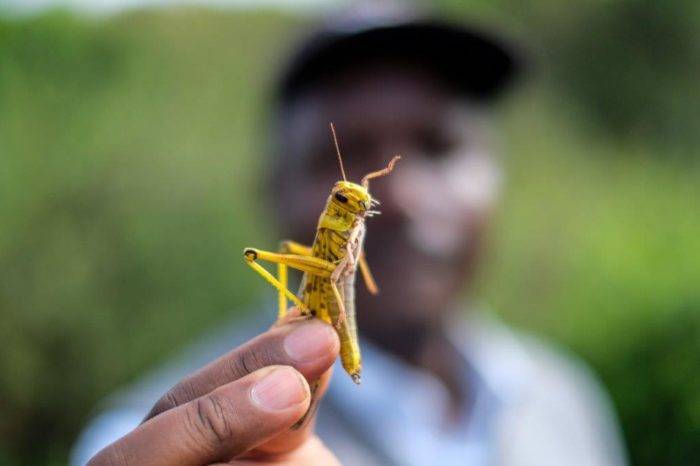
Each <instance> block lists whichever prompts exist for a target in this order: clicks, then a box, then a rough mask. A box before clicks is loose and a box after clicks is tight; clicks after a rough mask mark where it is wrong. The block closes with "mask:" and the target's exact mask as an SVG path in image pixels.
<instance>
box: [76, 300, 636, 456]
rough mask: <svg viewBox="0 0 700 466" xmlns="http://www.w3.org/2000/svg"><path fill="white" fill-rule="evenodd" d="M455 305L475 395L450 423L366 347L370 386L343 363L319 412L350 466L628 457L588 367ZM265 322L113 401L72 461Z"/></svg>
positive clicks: (406, 374)
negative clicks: (352, 376) (352, 378)
mask: <svg viewBox="0 0 700 466" xmlns="http://www.w3.org/2000/svg"><path fill="white" fill-rule="evenodd" d="M463 315H464V313H463V312H459V313H455V316H460V317H455V318H454V319H453V320H451V321H450V322H446V329H447V332H448V335H449V338H450V340H451V341H452V343H453V344H454V346H455V348H457V350H458V353H459V354H460V355H461V361H460V362H459V364H457V365H456V366H457V367H459V369H458V370H460V377H461V379H462V380H463V383H464V384H466V388H467V389H466V390H465V392H466V393H469V394H470V395H469V396H470V400H469V403H467V405H466V406H465V408H464V412H463V413H461V414H460V415H459V416H457V417H458V422H456V423H451V424H450V426H449V427H448V426H446V425H445V423H444V418H445V416H444V415H445V413H446V410H448V409H450V408H449V406H450V404H449V403H450V401H449V398H448V394H447V390H446V389H445V387H444V386H443V385H442V384H441V383H440V382H439V381H438V380H437V379H436V378H435V377H433V376H432V375H430V374H429V373H428V372H427V371H424V370H420V369H417V368H414V367H412V366H409V365H408V364H406V363H405V362H403V361H401V360H399V359H397V358H395V357H393V356H392V355H390V354H388V353H386V352H384V351H381V350H380V349H378V348H376V347H374V346H372V345H370V344H369V343H367V342H363V343H362V348H363V377H362V380H363V382H362V385H361V386H360V387H357V386H355V385H354V384H353V383H352V382H351V381H350V379H349V377H347V375H346V374H345V373H344V371H343V370H342V368H340V367H337V368H336V370H335V371H334V380H333V382H332V384H331V387H330V389H329V392H328V394H327V395H326V397H325V399H324V400H323V403H322V405H321V408H320V410H319V413H318V423H317V426H318V427H317V432H318V434H319V436H320V437H321V438H322V439H323V440H324V441H325V442H326V444H327V445H328V446H329V447H330V448H331V450H332V451H334V453H336V455H337V456H338V457H339V459H340V460H341V461H342V462H343V464H344V465H345V466H355V465H357V466H359V465H362V466H371V465H382V466H390V465H402V466H424V465H443V466H450V465H474V466H490V465H502V466H550V465H551V466H562V465H566V466H623V465H625V464H626V460H625V455H624V449H623V448H622V443H621V440H620V433H619V429H618V427H617V423H616V421H615V418H614V415H613V413H612V410H611V409H610V403H609V401H608V399H607V398H606V396H605V394H604V392H603V391H602V390H601V388H600V386H599V384H598V383H597V382H596V380H595V378H594V377H593V376H592V375H591V374H590V373H589V371H588V370H587V368H586V367H585V366H584V365H582V364H581V363H580V362H578V361H577V360H575V359H574V358H572V357H570V356H564V355H562V353H561V352H555V351H553V350H552V349H551V348H549V347H547V346H546V345H544V344H542V343H541V342H539V341H537V340H535V339H533V338H532V337H528V336H524V335H522V334H519V333H515V332H513V331H511V330H510V329H508V328H507V327H505V326H504V325H503V324H501V323H500V322H499V321H497V320H495V319H493V318H491V317H487V316H486V315H484V314H481V313H475V312H471V313H470V317H469V318H466V319H465V318H462V317H461V316H463ZM264 328H265V324H264V323H262V325H261V324H257V325H249V326H247V327H245V328H244V327H241V325H240V324H238V325H236V326H232V328H228V329H225V330H223V331H221V332H219V334H218V335H211V336H209V338H207V340H206V343H203V344H200V345H195V346H194V347H193V348H191V349H190V350H189V351H186V352H185V353H184V355H183V357H181V358H179V359H178V360H175V361H173V362H172V363H171V364H169V365H167V366H165V367H164V368H162V369H161V370H160V371H157V372H155V373H154V374H152V375H151V376H149V377H146V378H145V379H144V380H142V381H141V382H139V383H138V384H137V385H136V386H135V387H131V388H130V389H128V390H126V391H122V392H120V393H119V394H117V395H116V396H114V397H112V398H111V399H110V400H108V406H107V409H106V410H105V411H104V412H103V413H102V414H100V415H98V416H97V417H96V418H95V419H94V421H93V422H92V423H91V424H90V425H89V427H88V428H87V429H86V430H85V432H84V433H83V434H82V436H81V437H80V439H79V441H78V442H77V444H76V448H75V449H74V454H73V456H72V462H71V464H75V465H79V464H80V465H82V464H85V462H86V461H87V460H88V459H89V458H90V457H91V456H93V455H94V454H95V453H96V452H97V451H99V450H100V449H101V448H103V447H104V446H106V445H107V444H109V443H111V442H113V441H115V440H116V439H118V438H119V437H121V436H122V435H124V434H126V433H127V432H129V431H130V430H132V429H133V428H134V427H136V426H137V425H138V424H139V423H140V422H141V420H142V419H143V418H144V416H145V415H146V413H147V412H148V411H149V409H150V408H151V406H152V405H153V403H155V401H156V400H157V399H158V398H159V397H160V396H161V395H162V394H163V393H164V392H165V391H166V390H167V389H168V388H170V387H171V386H172V385H174V384H175V383H176V382H177V381H178V380H179V379H180V378H182V377H183V376H184V375H186V374H188V373H190V372H192V371H194V370H195V369H197V368H198V367H201V366H202V365H204V364H205V363H206V362H208V361H210V360H212V359H215V358H216V357H218V356H219V355H220V354H222V353H224V352H226V351H228V350H230V349H231V348H232V347H235V346H237V345H238V344H240V343H242V342H244V341H245V340H246V339H248V338H249V337H251V336H253V335H255V334H256V333H258V332H259V331H260V330H263V329H264Z"/></svg>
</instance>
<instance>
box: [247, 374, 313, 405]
mask: <svg viewBox="0 0 700 466" xmlns="http://www.w3.org/2000/svg"><path fill="white" fill-rule="evenodd" d="M250 393H251V397H252V398H253V401H255V403H257V404H258V405H259V406H260V407H262V408H263V409H267V410H272V411H278V410H281V409H287V408H290V407H292V406H294V405H298V404H299V403H301V402H302V401H304V400H305V399H306V387H305V386H304V384H303V382H302V381H301V377H300V376H299V375H298V374H297V372H296V371H295V370H294V369H291V368H289V367H280V368H277V369H274V370H273V371H272V372H270V373H269V374H267V375H266V376H265V377H263V378H262V379H261V380H259V381H258V382H257V383H256V384H255V385H253V389H252V390H251V392H250Z"/></svg>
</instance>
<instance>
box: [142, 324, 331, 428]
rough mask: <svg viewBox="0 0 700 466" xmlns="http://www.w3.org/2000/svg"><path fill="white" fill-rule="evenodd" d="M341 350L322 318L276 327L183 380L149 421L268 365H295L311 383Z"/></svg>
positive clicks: (161, 402)
mask: <svg viewBox="0 0 700 466" xmlns="http://www.w3.org/2000/svg"><path fill="white" fill-rule="evenodd" d="M339 348H340V342H339V340H338V335H337V333H336V332H335V330H333V328H332V327H331V326H330V325H328V324H326V323H324V322H322V321H320V320H318V319H308V320H302V321H299V320H297V321H295V322H287V323H285V324H283V325H276V326H274V327H272V328H271V329H270V330H268V331H267V332H265V333H262V334H260V335H258V336H257V337H255V338H254V339H252V340H250V341H248V342H247V343H245V344H243V345H241V346H239V347H237V348H235V349H233V350H232V351H230V352H229V353H227V354H225V355H223V356H221V357H220V358H218V359H216V360H215V361H213V362H211V363H209V364H207V365H206V366H204V367H203V368H201V369H200V370H198V371H197V372H195V373H194V374H191V375H189V376H187V377H186V378H184V379H183V380H181V381H180V382H179V383H177V384H176V385H175V386H174V387H172V388H171V389H170V390H168V392H167V393H166V394H165V395H163V396H162V397H161V398H160V400H158V402H156V404H155V405H154V406H153V408H152V409H151V412H150V413H149V414H148V415H147V416H146V419H145V420H148V419H151V418H153V417H155V416H157V415H159V414H161V413H163V412H165V411H168V410H170V409H173V408H176V407H178V406H180V405H182V404H184V403H187V402H189V401H191V400H194V399H196V398H198V397H200V396H203V395H206V394H207V393H209V392H211V391H212V390H215V389H216V388H217V387H219V386H222V385H224V384H227V383H230V382H232V381H235V380H238V379H240V378H241V377H244V376H245V375H247V374H250V373H252V372H254V371H256V370H258V369H261V368H263V367H266V366H271V365H284V366H292V367H294V368H295V369H297V370H298V371H299V372H301V373H302V374H303V375H304V376H305V377H306V378H307V380H315V379H316V378H318V377H319V376H320V375H321V374H323V373H324V372H326V371H327V370H328V369H329V368H330V367H331V366H332V365H333V362H334V361H335V359H336V357H337V356H338V351H339Z"/></svg>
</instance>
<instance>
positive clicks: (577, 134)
mask: <svg viewBox="0 0 700 466" xmlns="http://www.w3.org/2000/svg"><path fill="white" fill-rule="evenodd" d="M131 3H134V2H131ZM322 3H323V2H322ZM436 4H437V5H438V7H439V8H440V9H442V10H443V12H444V13H445V14H449V15H450V16H452V17H453V18H464V19H468V20H470V21H472V22H477V23H479V24H482V25H485V26H486V27H492V28H495V29H497V30H500V31H506V32H508V33H510V35H511V37H515V38H517V39H518V42H519V43H521V44H522V45H524V46H527V48H529V49H530V51H531V52H533V60H532V62H533V67H532V70H533V71H532V73H531V74H530V77H529V79H528V80H527V82H526V83H525V85H523V86H522V87H521V88H520V89H519V91H518V92H515V93H512V94H511V95H509V96H507V98H505V99H503V101H502V102H501V103H500V105H499V106H498V109H497V114H498V122H499V126H498V132H499V137H500V140H501V145H502V152H503V154H504V163H505V166H506V171H507V181H508V183H507V186H506V192H505V195H504V199H503V201H502V204H501V208H500V210H499V212H498V218H497V219H496V223H495V225H494V233H495V234H494V238H493V241H492V245H491V252H490V256H491V257H490V261H488V265H487V267H486V268H485V270H484V271H483V273H482V274H481V276H480V278H479V283H478V286H477V287H476V291H475V293H476V294H477V296H478V297H479V299H481V300H483V301H485V302H486V303H488V305H489V306H490V307H491V308H492V309H493V310H494V312H496V313H498V314H499V315H500V316H502V317H503V318H504V319H505V320H506V321H508V322H510V323H512V324H513V325H516V326H518V327H520V328H525V329H528V330H530V331H533V332H535V333H536V334H538V335H542V336H544V337H546V338H547V339H549V340H551V341H553V342H555V343H556V344H557V345H559V346H561V347H563V348H567V349H568V350H570V351H572V352H574V353H575V354H577V355H578V356H580V357H581V358H583V359H585V360H586V361H587V362H588V363H589V364H591V365H592V367H593V368H594V369H595V370H596V371H597V372H598V374H599V375H600V377H601V378H602V380H603V381H604V383H605V384H606V385H607V387H608V389H609V391H610V393H611V396H612V398H613V401H614V403H615V406H616V408H617V410H618V413H619V416H620V418H621V422H622V427H623V430H624V434H625V438H626V441H627V445H628V448H629V451H630V456H631V459H632V462H633V463H634V464H635V465H654V466H656V465H659V464H673V465H691V464H700V166H699V165H700V163H699V160H700V157H698V155H699V152H700V88H699V87H698V77H699V76H700V2H696V1H694V0H656V1H653V0H620V1H600V0H579V1H576V2H557V1H551V0H531V1H522V0H488V1H487V0H470V1H466V2H465V1H458V0H454V1H441V2H436ZM325 7H326V6H325V5H321V6H318V7H314V6H313V5H312V6H307V8H306V9H302V10H295V11H290V10H288V9H280V8H276V7H274V6H271V5H267V6H266V7H265V8H262V9H261V8H254V7H251V6H250V5H248V6H247V7H246V8H215V9H211V8H206V7H193V6H175V7H167V8H151V7H146V8H135V9H129V10H126V11H120V12H116V13H111V14H95V12H89V13H87V14H86V13H81V12H79V11H78V12H76V11H72V10H62V9H50V10H44V9H42V10H37V11H35V12H32V13H31V14H29V15H27V14H18V13H17V11H15V10H14V9H11V8H2V7H0V318H1V320H0V343H1V345H2V346H1V348H2V350H1V351H0V464H20V465H22V464H26V465H30V464H31V465H39V464H63V463H65V461H66V458H67V454H68V451H69V448H70V446H71V444H72V442H73V441H74V440H75V437H76V435H77V433H78V432H79V431H80V429H81V426H82V425H83V424H84V423H85V422H86V421H87V419H89V417H90V415H91V414H93V413H94V411H93V410H94V407H95V406H96V404H97V402H98V401H99V400H100V399H102V398H103V397H104V396H106V395H107V394H109V393H110V392H111V391H112V390H114V389H115V388H116V387H118V386H120V385H123V384H125V383H128V382H130V381H133V380H135V379H137V378H138V376H139V374H142V373H143V372H144V371H146V370H147V369H149V368H152V367H154V366H155V365H157V364H158V363H159V362H162V361H164V360H166V359H167V358H168V357H169V356H172V355H173V354H175V353H176V352H177V351H178V350H179V349H181V348H182V347H183V345H186V344H187V343H188V342H191V341H194V340H195V339H196V338H197V337H198V336H200V335H201V334H202V333H204V332H206V331H207V330H209V329H212V328H215V327H216V326H217V325H221V323H222V322H224V321H226V320H228V319H231V318H232V317H235V315H236V312H237V311H236V310H237V309H241V308H243V307H244V305H245V304H249V303H251V302H253V300H255V299H256V297H258V296H259V295H260V293H262V292H269V290H267V289H266V288H265V286H264V284H263V283H262V281H261V280H259V279H258V278H257V277H255V276H253V274H252V273H250V271H249V270H248V269H247V268H246V267H245V266H244V264H243V261H242V259H241V250H242V248H243V247H244V246H245V245H248V244H249V243H251V242H254V243H255V244H258V245H264V244H266V243H267V244H275V242H276V241H277V239H278V238H277V237H276V235H275V232H274V231H271V230H270V227H269V226H270V225H271V220H272V219H271V218H270V213H269V211H268V210H267V209H266V206H265V205H264V204H263V199H262V197H261V196H260V195H259V187H260V182H261V181H260V180H261V179H262V175H263V170H264V167H265V165H264V157H263V154H264V147H265V139H266V128H265V117H266V108H267V107H266V106H267V100H266V96H267V91H268V89H269V85H270V82H271V80H272V78H273V76H274V73H275V72H276V70H277V69H279V66H280V64H281V57H283V56H284V54H285V52H286V51H287V50H288V47H289V42H290V39H291V38H294V37H297V36H298V35H299V34H300V33H302V32H303V31H304V30H305V29H306V28H308V24H309V23H310V22H311V21H312V19H313V16H314V15H315V14H317V13H318V12H319V11H318V10H320V9H324V8H325ZM310 208H316V207H313V206H312V207H310ZM319 208H320V206H319ZM273 315H274V311H273V310H270V319H272V318H273Z"/></svg>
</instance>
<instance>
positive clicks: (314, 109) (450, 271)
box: [275, 65, 500, 337]
mask: <svg viewBox="0 0 700 466" xmlns="http://www.w3.org/2000/svg"><path fill="white" fill-rule="evenodd" d="M331 121H332V122H334V123H335V126H336V128H337V132H338V139H339V142H340V149H341V152H342V155H343V160H344V163H345V171H346V173H347V176H348V179H349V180H351V181H355V182H359V180H360V179H361V178H362V176H364V175H365V174H366V173H368V172H370V171H373V170H377V169H379V168H383V167H385V166H386V164H387V162H388V161H389V160H390V159H391V157H392V156H394V155H397V154H399V155H401V156H402V160H401V161H400V162H399V163H398V164H397V166H396V169H395V171H394V172H393V173H392V174H391V175H389V176H387V177H385V178H379V179H377V180H374V181H372V182H371V184H370V192H371V194H372V196H373V197H374V198H376V199H378V200H379V201H380V202H381V205H380V206H379V210H380V211H381V215H379V216H376V217H373V218H369V219H367V236H366V240H365V251H366V253H367V260H368V262H369V265H370V268H371V269H372V271H373V273H374V274H375V278H376V279H377V283H378V284H379V287H380V294H379V295H378V296H369V295H368V293H367V292H366V291H365V290H364V289H363V288H364V287H363V285H362V284H361V283H359V281H360V280H358V289H359V291H358V293H357V312H358V316H359V317H358V319H359V321H360V325H361V327H362V328H363V332H367V333H369V334H370V335H374V336H381V337H383V336H385V335H386V336H388V335H389V334H398V333H400V332H405V331H407V330H410V329H412V328H413V329H418V328H421V327H422V328H424V327H426V326H433V325H436V324H437V323H438V322H439V321H440V318H441V315H442V314H443V313H445V312H447V311H448V309H449V307H450V305H451V304H452V303H453V302H454V300H455V298H456V295H457V294H458V292H459V290H460V289H461V287H462V285H463V284H464V283H465V281H468V278H469V276H470V273H471V272H472V270H473V268H474V266H475V264H476V259H477V255H478V252H479V251H480V249H481V244H482V240H483V232H484V226H485V220H486V219H487V217H488V214H489V212H490V209H491V205H492V201H493V200H494V198H495V196H496V194H497V191H498V185H499V179H500V177H499V170H498V167H497V165H496V163H495V161H494V159H493V157H492V156H491V154H490V152H489V151H488V147H487V144H486V141H485V139H486V135H485V134H484V133H485V131H484V128H483V124H484V123H483V120H482V119H481V118H479V117H478V115H477V113H476V112H474V111H470V110H469V109H468V108H467V106H466V105H464V104H463V103H462V101H461V100H460V99H458V98H456V97H455V95H454V94H453V93H452V92H450V91H449V90H448V88H447V87H446V86H444V85H443V84H442V83H441V82H440V81H439V80H437V79H435V78H434V77H433V76H432V75H430V74H428V73H425V72H423V71H420V70H419V69H417V68H413V67H406V66H398V65H375V66H371V67H365V68H363V69H361V70H357V71H354V72H352V73H348V74H344V75H343V76H342V77H341V78H339V79H337V81H336V82H334V83H331V84H326V85H324V86H321V87H320V88H318V89H316V90H314V91H313V92H310V93H309V94H308V95H306V96H304V97H303V98H301V100H299V101H298V102H297V103H296V104H295V106H294V108H293V109H292V110H291V111H290V114H289V116H288V120H287V121H284V122H283V124H282V128H283V129H282V138H281V144H280V147H281V150H284V151H286V152H287V153H286V154H284V155H282V157H285V160H288V161H289V163H288V164H287V165H286V166H287V167H288V169H287V170H285V172H284V173H283V174H282V176H281V178H280V180H279V183H278V186H276V187H275V188H276V193H277V194H278V195H279V199H278V200H279V203H278V205H279V206H280V210H279V217H280V221H281V223H282V227H283V230H284V232H285V233H286V234H289V235H291V237H292V238H293V239H295V240H298V241H303V242H305V243H307V244H310V243H311V242H312V240H313V237H314V233H315V229H316V223H317V221H318V216H319V214H320V212H321V209H322V208H323V205H324V202H325V199H326V198H327V196H328V193H329V192H330V189H331V187H332V186H333V183H334V182H335V181H336V180H338V179H340V177H341V175H340V170H339V168H338V162H337V158H336V155H335V149H334V147H333V143H332V139H331V136H330V133H329V130H328V124H329V122H331Z"/></svg>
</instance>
